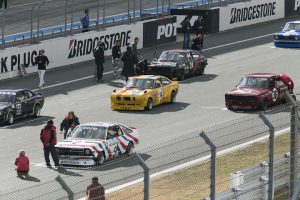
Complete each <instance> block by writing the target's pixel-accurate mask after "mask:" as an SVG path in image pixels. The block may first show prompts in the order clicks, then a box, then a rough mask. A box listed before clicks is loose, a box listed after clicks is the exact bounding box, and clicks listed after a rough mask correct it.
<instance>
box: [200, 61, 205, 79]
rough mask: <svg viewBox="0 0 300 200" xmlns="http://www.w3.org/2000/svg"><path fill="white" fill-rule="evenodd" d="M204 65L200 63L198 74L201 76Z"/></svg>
mask: <svg viewBox="0 0 300 200" xmlns="http://www.w3.org/2000/svg"><path fill="white" fill-rule="evenodd" d="M204 69H205V65H204V64H201V65H200V69H199V75H200V76H202V75H203V74H204Z"/></svg>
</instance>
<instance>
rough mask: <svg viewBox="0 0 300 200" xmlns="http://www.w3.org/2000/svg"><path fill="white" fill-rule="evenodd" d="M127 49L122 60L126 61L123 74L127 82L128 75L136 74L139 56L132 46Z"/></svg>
mask: <svg viewBox="0 0 300 200" xmlns="http://www.w3.org/2000/svg"><path fill="white" fill-rule="evenodd" d="M126 50H127V51H126V52H125V53H124V54H123V56H122V58H121V60H122V61H123V62H124V66H123V70H122V75H123V76H125V78H126V82H127V81H128V77H130V76H135V75H136V73H135V69H134V65H136V64H137V63H138V58H137V56H136V55H135V54H133V53H132V51H131V47H127V48H126Z"/></svg>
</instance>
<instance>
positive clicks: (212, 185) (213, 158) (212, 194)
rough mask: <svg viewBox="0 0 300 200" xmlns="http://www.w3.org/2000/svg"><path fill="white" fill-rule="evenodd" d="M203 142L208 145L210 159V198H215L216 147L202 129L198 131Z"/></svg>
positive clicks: (212, 199)
mask: <svg viewBox="0 0 300 200" xmlns="http://www.w3.org/2000/svg"><path fill="white" fill-rule="evenodd" d="M200 137H201V138H203V140H204V141H205V143H206V144H207V145H208V146H209V147H210V151H211V161H210V200H215V199H216V169H217V148H216V146H215V145H214V143H213V142H212V141H211V140H210V139H209V137H208V136H207V135H206V134H205V132H204V131H202V132H201V133H200Z"/></svg>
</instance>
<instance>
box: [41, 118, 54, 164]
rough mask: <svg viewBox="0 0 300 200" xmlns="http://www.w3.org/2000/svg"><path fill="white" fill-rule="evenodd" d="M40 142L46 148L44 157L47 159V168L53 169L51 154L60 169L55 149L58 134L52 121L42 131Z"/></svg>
mask: <svg viewBox="0 0 300 200" xmlns="http://www.w3.org/2000/svg"><path fill="white" fill-rule="evenodd" d="M40 140H41V142H42V143H43V146H44V157H45V161H46V165H47V167H51V164H50V159H49V154H50V153H51V157H52V159H53V161H54V164H55V166H56V167H58V166H59V159H58V156H57V152H56V149H55V145H56V142H57V134H56V127H55V126H54V123H53V121H52V120H49V121H48V122H47V125H46V126H45V127H44V128H43V129H42V130H41V134H40Z"/></svg>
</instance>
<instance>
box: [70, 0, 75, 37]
mask: <svg viewBox="0 0 300 200" xmlns="http://www.w3.org/2000/svg"><path fill="white" fill-rule="evenodd" d="M73 20H74V0H71V27H70V34H71V35H72V34H73Z"/></svg>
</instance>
